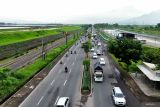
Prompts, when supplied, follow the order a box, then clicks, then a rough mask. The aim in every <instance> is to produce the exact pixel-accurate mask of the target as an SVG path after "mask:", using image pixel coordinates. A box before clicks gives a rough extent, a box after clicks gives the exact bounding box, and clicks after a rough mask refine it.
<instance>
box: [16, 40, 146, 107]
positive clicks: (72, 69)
mask: <svg viewBox="0 0 160 107" xmlns="http://www.w3.org/2000/svg"><path fill="white" fill-rule="evenodd" d="M78 42H79V41H78ZM101 43H102V46H101V47H98V46H95V49H96V50H97V49H102V47H103V48H106V47H105V46H106V44H104V43H103V41H101ZM75 50H76V52H77V54H70V51H75ZM66 54H68V55H69V56H68V57H65V55H64V56H63V57H62V59H61V60H62V61H63V64H60V61H61V60H60V61H59V62H58V63H57V64H56V65H55V66H54V67H53V69H52V70H51V71H50V73H49V74H48V75H47V76H46V78H45V79H44V80H43V81H42V82H41V83H40V84H39V85H38V86H37V87H36V88H35V89H34V91H33V92H32V93H31V94H30V95H29V96H28V97H27V98H26V99H25V100H24V101H23V102H22V103H21V104H20V105H19V107H54V105H55V104H56V102H57V101H58V99H59V98H60V97H69V98H70V104H69V107H115V105H114V103H113V100H112V97H111V91H112V87H113V86H119V87H120V88H121V89H122V91H123V93H124V95H125V98H126V101H127V105H126V107H145V106H144V105H143V106H142V103H141V102H140V101H138V100H137V99H136V97H135V96H134V95H133V94H132V92H131V91H130V90H129V89H128V88H127V87H126V85H125V84H124V82H123V81H122V80H121V79H120V77H119V75H118V70H117V69H116V68H115V66H114V65H113V64H112V63H111V59H110V58H109V57H108V54H107V53H105V54H103V55H101V56H98V59H99V58H100V57H103V58H104V59H105V62H106V65H105V66H103V71H104V81H103V82H102V83H95V82H94V81H93V82H92V88H93V89H92V93H91V95H90V97H91V102H90V103H91V104H90V105H92V106H82V105H81V93H80V88H81V77H82V68H83V67H82V62H83V59H84V51H83V49H82V48H81V44H80V43H78V45H73V46H72V47H71V49H70V50H69V52H67V53H66ZM90 57H92V53H90ZM98 59H92V58H91V69H92V71H93V65H94V63H96V62H97V61H98ZM65 66H67V67H68V68H69V72H68V73H65V72H64V68H65ZM147 107H149V106H147Z"/></svg>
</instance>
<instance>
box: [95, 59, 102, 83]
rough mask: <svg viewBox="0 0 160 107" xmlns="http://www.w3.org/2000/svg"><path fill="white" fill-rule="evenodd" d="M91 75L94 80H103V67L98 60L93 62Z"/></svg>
mask: <svg viewBox="0 0 160 107" xmlns="http://www.w3.org/2000/svg"><path fill="white" fill-rule="evenodd" d="M93 77H94V81H95V82H103V79H104V76H103V68H102V65H101V64H100V63H99V62H96V63H95V64H94V72H93Z"/></svg>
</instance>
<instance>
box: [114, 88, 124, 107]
mask: <svg viewBox="0 0 160 107" xmlns="http://www.w3.org/2000/svg"><path fill="white" fill-rule="evenodd" d="M112 97H113V101H114V104H115V105H117V106H125V105H126V99H125V96H124V95H123V93H122V91H121V89H120V88H119V87H113V89H112Z"/></svg>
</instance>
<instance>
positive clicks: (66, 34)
mask: <svg viewBox="0 0 160 107" xmlns="http://www.w3.org/2000/svg"><path fill="white" fill-rule="evenodd" d="M63 35H64V36H65V38H66V45H67V42H68V38H67V36H68V35H69V34H68V33H67V32H63Z"/></svg>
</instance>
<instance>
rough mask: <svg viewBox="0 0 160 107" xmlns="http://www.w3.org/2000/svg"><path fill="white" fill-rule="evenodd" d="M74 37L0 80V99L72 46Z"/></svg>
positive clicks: (15, 89)
mask: <svg viewBox="0 0 160 107" xmlns="http://www.w3.org/2000/svg"><path fill="white" fill-rule="evenodd" d="M77 39H78V38H76V39H73V38H72V39H70V40H69V41H68V44H67V45H65V44H62V45H61V46H59V47H57V48H54V49H52V50H51V51H50V52H48V53H47V55H46V60H42V58H41V57H40V58H38V59H37V60H35V62H34V63H32V64H30V65H27V66H26V67H24V68H21V69H19V70H17V71H16V72H15V73H12V74H11V75H8V76H7V77H6V78H5V79H1V80H0V84H1V87H0V101H2V100H3V99H5V98H6V97H7V96H8V95H10V94H11V93H14V92H16V91H17V89H18V88H19V87H20V86H22V85H24V84H25V83H26V82H27V81H28V79H29V78H31V77H32V76H33V75H35V74H36V73H37V72H39V71H40V70H41V69H42V68H44V67H45V66H47V65H48V64H49V63H50V62H51V61H52V60H54V59H55V58H56V57H57V56H58V55H60V54H61V53H62V52H64V50H65V49H67V48H68V47H70V46H72V45H73V43H75V41H76V40H77Z"/></svg>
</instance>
